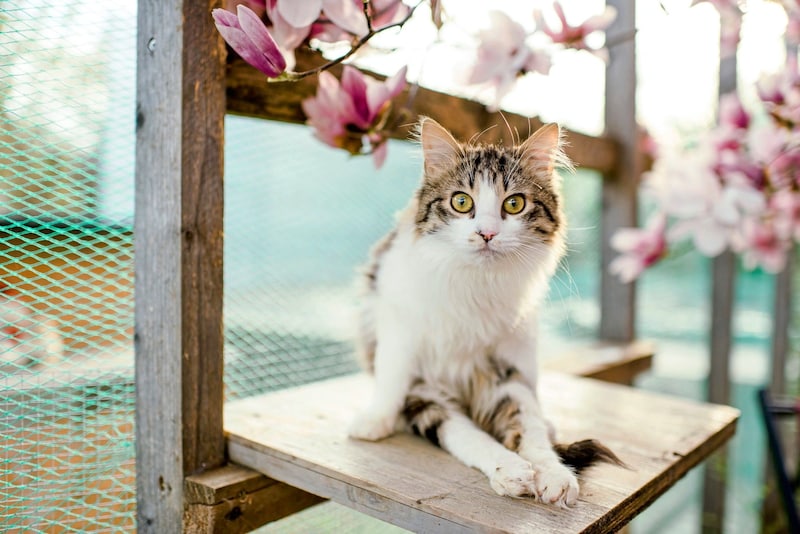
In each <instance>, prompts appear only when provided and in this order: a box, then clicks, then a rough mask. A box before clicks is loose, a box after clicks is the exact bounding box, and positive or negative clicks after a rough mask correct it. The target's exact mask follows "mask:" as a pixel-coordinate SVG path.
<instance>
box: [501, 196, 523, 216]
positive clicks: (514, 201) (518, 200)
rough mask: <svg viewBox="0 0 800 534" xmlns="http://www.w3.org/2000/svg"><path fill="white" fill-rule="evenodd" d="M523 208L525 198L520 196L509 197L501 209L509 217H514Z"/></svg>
mask: <svg viewBox="0 0 800 534" xmlns="http://www.w3.org/2000/svg"><path fill="white" fill-rule="evenodd" d="M523 208H525V197H523V196H522V195H511V196H510V197H508V198H507V199H505V201H504V202H503V209H504V210H505V211H506V213H510V214H511V215H516V214H517V213H519V212H521V211H522V210H523Z"/></svg>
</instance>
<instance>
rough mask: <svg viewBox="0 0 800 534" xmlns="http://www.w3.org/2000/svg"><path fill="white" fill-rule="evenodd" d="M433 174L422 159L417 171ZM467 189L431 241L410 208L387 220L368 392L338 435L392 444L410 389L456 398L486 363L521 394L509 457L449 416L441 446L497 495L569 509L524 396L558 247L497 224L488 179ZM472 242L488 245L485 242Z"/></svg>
mask: <svg viewBox="0 0 800 534" xmlns="http://www.w3.org/2000/svg"><path fill="white" fill-rule="evenodd" d="M551 133H552V132H551ZM556 139H557V137H556ZM433 141H435V143H434V146H433V147H432V148H430V150H433V149H436V150H437V151H439V152H442V151H445V152H446V150H445V149H446V148H447V146H448V145H449V142H450V140H449V139H448V138H445V137H441V139H440V138H435V139H433ZM424 142H425V139H424V132H423V145H424ZM436 143H438V144H436ZM439 145H443V146H444V148H442V147H439ZM556 146H557V145H556ZM454 150H455V149H454ZM439 152H436V153H435V154H434V156H436V157H439V156H440V154H439ZM428 156H429V154H428V153H426V157H428ZM439 159H442V160H444V156H442V157H439ZM440 164H441V165H444V163H441V162H439V161H438V160H437V159H435V158H434V159H433V162H432V163H429V164H428V166H429V167H431V168H432V169H435V167H436V165H440ZM429 172H430V171H429ZM477 178H478V180H477V184H476V191H473V192H472V193H473V200H474V201H475V213H474V217H466V216H464V217H459V216H455V217H454V218H451V219H450V220H449V222H448V224H446V225H444V226H441V227H439V228H438V229H437V231H435V232H433V233H430V234H420V233H419V231H418V230H417V228H416V226H415V222H414V218H415V215H416V213H417V208H418V206H417V200H416V199H414V200H412V202H411V203H410V205H409V206H408V207H407V208H406V209H405V210H404V211H403V212H402V213H401V214H400V216H399V218H398V224H397V235H396V237H395V239H394V242H393V243H392V245H391V247H390V248H389V249H388V250H387V251H385V252H384V254H383V256H382V257H381V258H380V276H379V277H378V279H377V287H376V288H375V291H372V292H370V293H369V295H368V296H367V297H366V299H367V301H366V302H365V303H364V305H365V306H366V307H367V311H366V314H365V315H366V317H369V318H370V320H372V321H374V325H373V326H374V330H375V337H376V339H377V340H378V343H377V348H376V352H375V359H374V373H375V392H374V394H373V397H372V401H371V403H370V404H369V405H368V406H367V407H366V408H365V410H364V411H363V412H362V413H361V414H360V415H359V416H358V417H357V418H356V420H355V421H354V422H353V424H352V425H351V428H350V435H351V436H353V437H355V438H360V439H368V440H377V439H381V438H384V437H386V436H388V435H390V434H391V433H393V432H394V431H395V429H396V428H397V427H398V418H399V412H400V410H401V409H402V407H403V404H404V401H405V398H406V395H407V393H408V390H409V386H410V384H411V382H412V380H413V379H414V378H417V377H419V378H421V379H422V380H423V381H424V382H426V383H430V384H442V385H445V386H446V385H454V386H453V387H455V388H458V387H459V385H463V384H466V383H467V382H468V381H469V378H470V376H471V374H472V373H473V372H474V371H475V369H476V368H484V367H485V366H486V365H487V361H488V355H490V354H491V355H496V356H497V357H498V358H499V359H501V360H502V361H503V362H505V363H507V364H508V365H510V366H513V367H514V368H516V369H517V370H519V372H520V373H521V374H522V375H523V377H524V379H525V380H524V382H525V383H527V384H528V385H530V388H527V387H525V386H524V385H522V384H520V385H519V387H520V388H522V389H523V390H524V391H520V392H518V394H517V395H515V396H516V397H517V398H521V399H523V400H524V402H523V403H522V405H521V409H522V413H523V417H524V430H525V432H524V435H523V437H522V441H521V443H520V450H519V454H517V453H515V452H512V451H511V450H508V449H506V448H505V447H504V446H503V445H502V444H501V443H499V442H498V441H496V440H495V439H494V438H492V437H491V436H490V435H488V434H486V433H485V432H484V431H483V430H481V429H479V428H478V427H477V426H476V425H475V423H474V422H473V421H472V420H470V419H469V418H468V417H466V416H464V415H463V414H450V415H449V417H448V418H447V419H446V420H445V421H444V423H442V428H441V439H442V446H443V447H444V448H445V449H446V450H448V451H450V452H451V454H453V455H454V456H456V457H457V458H459V459H460V460H461V461H463V462H464V463H466V464H467V465H470V466H472V467H475V468H477V469H480V470H481V471H482V472H483V473H485V474H486V476H487V477H488V478H489V480H490V484H491V486H492V488H493V489H494V490H495V491H496V492H497V493H500V494H501V495H510V496H514V497H522V496H533V497H536V498H538V499H540V500H542V501H543V502H547V503H555V504H558V505H561V506H571V505H573V504H574V503H575V502H576V500H577V495H578V484H577V480H576V478H575V475H574V474H573V473H572V472H571V471H570V470H569V469H568V468H566V467H565V466H564V465H562V464H561V463H560V461H559V459H558V457H557V456H556V454H555V452H554V451H553V450H552V446H551V443H550V439H551V431H550V430H549V428H548V423H547V422H546V421H545V419H544V418H543V416H542V413H541V409H540V407H539V405H538V401H537V399H536V391H535V384H536V382H537V371H536V369H537V364H536V337H537V335H536V318H535V310H536V307H537V306H538V304H539V302H540V301H541V299H542V297H543V296H544V292H545V291H546V289H547V283H548V280H549V278H550V277H551V276H552V274H553V272H554V271H555V269H556V266H557V263H558V261H559V259H560V258H561V255H562V254H563V245H562V240H561V236H560V235H557V236H555V237H554V239H553V241H552V242H550V243H545V242H543V241H541V240H540V238H539V237H538V236H536V235H535V233H533V232H530V231H529V230H528V229H527V228H526V226H525V223H524V220H523V218H522V217H521V215H522V214H519V215H516V216H515V215H507V216H505V217H502V216H501V213H502V202H503V200H504V198H500V197H499V196H498V194H497V192H496V186H495V185H494V184H492V183H490V180H489V177H477ZM509 193H513V192H509ZM527 209H532V207H531V206H526V210H527ZM523 213H524V212H523ZM481 232H484V233H486V232H490V233H492V234H496V235H494V237H493V238H492V239H491V240H490V241H489V242H488V243H487V242H485V240H484V238H483V237H482V236H481V235H479V234H480V233H481ZM512 387H513V386H512Z"/></svg>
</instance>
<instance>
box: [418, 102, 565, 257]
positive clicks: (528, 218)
mask: <svg viewBox="0 0 800 534" xmlns="http://www.w3.org/2000/svg"><path fill="white" fill-rule="evenodd" d="M419 139H420V142H421V144H422V151H423V156H424V176H423V180H422V185H421V186H420V189H419V191H418V202H419V203H418V210H417V213H416V218H415V224H416V230H417V233H418V234H419V235H420V236H431V237H433V236H435V237H436V239H437V240H444V241H446V242H448V243H449V244H451V245H452V246H453V247H455V250H456V251H458V253H459V254H464V255H465V256H466V257H467V258H473V257H474V258H476V259H479V260H491V259H496V258H508V257H514V258H520V259H534V260H535V259H537V258H541V256H542V255H543V254H547V255H550V254H552V253H553V252H555V253H556V254H558V255H560V254H561V253H562V250H563V247H564V243H563V242H564V238H563V236H564V231H565V228H564V226H565V220H564V215H563V212H562V209H561V195H560V188H561V184H560V178H559V176H558V174H557V172H556V167H557V166H566V167H569V166H570V163H569V160H568V159H567V158H566V156H565V155H564V153H563V151H562V150H561V144H562V139H561V131H560V129H559V127H558V125H557V124H547V125H545V126H543V127H541V128H540V129H539V130H537V131H536V132H535V133H534V134H533V135H531V136H530V137H529V138H528V139H527V140H526V141H524V142H522V143H521V144H519V145H517V146H513V147H502V146H494V145H472V144H463V143H459V142H458V141H456V140H455V139H454V138H453V136H452V135H451V134H450V133H449V132H448V131H447V130H446V129H445V128H443V127H442V126H441V125H439V124H438V123H437V122H436V121H434V120H432V119H429V118H423V119H422V121H421V122H420V125H419Z"/></svg>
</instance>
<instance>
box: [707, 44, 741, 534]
mask: <svg viewBox="0 0 800 534" xmlns="http://www.w3.org/2000/svg"><path fill="white" fill-rule="evenodd" d="M736 76H737V74H736V56H735V55H734V56H730V57H726V58H722V59H720V63H719V95H720V96H722V95H724V94H727V93H731V92H734V91H736V85H737V84H736ZM711 269H712V273H711V329H710V334H709V352H710V356H709V357H710V366H709V374H708V400H709V402H713V403H717V404H729V403H730V397H731V392H730V390H731V380H730V357H731V339H732V338H733V306H734V302H735V289H736V287H735V285H736V284H735V282H736V256H735V255H734V254H733V252H731V251H730V250H726V251H725V252H723V253H722V254H720V255H719V256H717V257H716V258H714V259H713V260H712V267H711ZM727 460H728V454H727V448H723V449H720V450H719V451H717V453H715V454H714V456H712V457H711V459H710V460H709V461H707V462H706V468H705V474H704V479H703V515H702V518H701V522H702V530H703V532H704V533H716V532H722V530H723V523H724V518H725V484H726V479H727V468H728V465H727V464H728V461H727Z"/></svg>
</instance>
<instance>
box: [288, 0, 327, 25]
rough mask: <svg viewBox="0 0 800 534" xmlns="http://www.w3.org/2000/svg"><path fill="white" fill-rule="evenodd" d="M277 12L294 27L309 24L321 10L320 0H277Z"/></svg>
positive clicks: (317, 16) (316, 17)
mask: <svg viewBox="0 0 800 534" xmlns="http://www.w3.org/2000/svg"><path fill="white" fill-rule="evenodd" d="M277 7H278V12H279V13H280V14H281V16H282V17H283V19H284V20H285V21H286V22H288V23H289V24H291V25H292V26H294V27H295V28H303V27H305V26H311V24H312V23H313V22H314V21H316V20H317V19H318V18H319V13H320V11H322V0H278V6H277Z"/></svg>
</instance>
